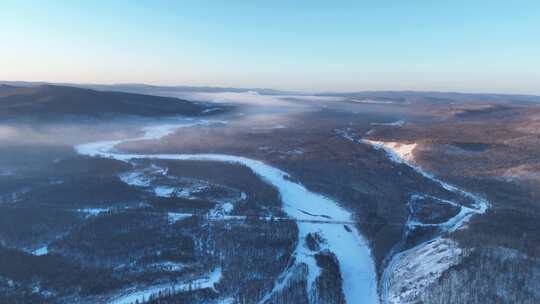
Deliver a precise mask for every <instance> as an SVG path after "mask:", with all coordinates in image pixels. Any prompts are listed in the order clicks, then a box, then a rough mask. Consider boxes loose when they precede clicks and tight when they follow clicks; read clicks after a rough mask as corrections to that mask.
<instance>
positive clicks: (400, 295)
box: [386, 238, 462, 304]
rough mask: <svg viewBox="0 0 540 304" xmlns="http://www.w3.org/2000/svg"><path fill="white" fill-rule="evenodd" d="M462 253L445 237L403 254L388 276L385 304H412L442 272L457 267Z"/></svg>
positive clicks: (395, 262)
mask: <svg viewBox="0 0 540 304" xmlns="http://www.w3.org/2000/svg"><path fill="white" fill-rule="evenodd" d="M461 259H462V250H461V248H459V247H458V246H457V244H456V243H455V242H454V241H452V240H450V239H446V238H436V239H433V240H431V241H428V242H425V243H422V244H420V245H418V246H416V247H414V248H412V249H410V250H407V251H404V252H403V253H402V254H401V255H400V256H399V258H398V259H396V260H395V261H394V264H393V267H392V269H393V273H392V274H391V276H390V277H389V282H388V283H389V284H388V288H389V290H388V299H386V301H387V302H388V303H396V304H397V303H415V300H416V299H417V296H418V295H419V293H421V292H422V291H423V290H424V289H425V288H426V287H428V286H429V285H431V284H433V283H435V282H436V280H437V279H438V278H439V277H440V276H441V275H442V273H443V272H444V271H446V270H447V269H448V268H450V267H451V266H453V265H456V264H458V263H459V262H460V261H461Z"/></svg>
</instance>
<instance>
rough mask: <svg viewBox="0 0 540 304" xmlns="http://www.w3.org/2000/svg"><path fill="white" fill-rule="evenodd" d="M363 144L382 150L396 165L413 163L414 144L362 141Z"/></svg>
mask: <svg viewBox="0 0 540 304" xmlns="http://www.w3.org/2000/svg"><path fill="white" fill-rule="evenodd" d="M363 141H364V142H365V143H368V144H370V145H372V146H373V147H375V148H376V149H381V148H382V149H384V150H385V151H386V152H387V154H388V157H390V158H391V159H392V161H394V162H396V163H404V162H406V163H413V162H414V154H413V152H414V149H415V148H416V143H411V144H405V143H400V142H395V141H376V140H369V139H364V140H363Z"/></svg>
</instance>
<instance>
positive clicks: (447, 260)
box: [359, 139, 489, 304]
mask: <svg viewBox="0 0 540 304" xmlns="http://www.w3.org/2000/svg"><path fill="white" fill-rule="evenodd" d="M359 142H362V143H366V144H370V145H372V146H373V147H374V148H376V149H383V150H384V151H385V152H386V154H387V155H388V157H389V159H390V160H392V161H393V162H396V163H400V164H405V165H408V166H409V167H411V168H412V169H414V170H415V171H416V172H418V173H420V174H421V175H422V176H424V177H425V178H428V179H430V180H432V181H434V182H436V183H438V184H439V185H440V186H441V187H443V188H444V189H446V190H448V191H450V192H453V193H455V194H457V195H460V196H462V197H465V198H468V199H471V200H472V201H473V202H474V205H473V206H471V207H467V206H464V205H461V204H458V203H455V202H450V201H445V202H446V203H450V204H453V205H454V206H459V207H460V212H459V213H458V214H456V215H455V216H454V217H452V218H450V219H448V220H447V221H446V222H444V223H441V224H435V225H433V224H423V223H420V222H416V221H412V220H409V222H408V223H407V229H408V231H412V229H414V227H415V226H422V225H423V226H427V225H429V226H437V227H439V229H440V233H439V234H438V236H436V237H435V238H433V239H432V240H430V241H427V242H423V243H421V244H418V245H416V246H415V247H413V248H410V249H407V250H404V251H401V252H394V253H392V254H391V258H390V260H389V261H388V264H387V266H386V268H385V270H384V272H383V275H382V278H381V286H382V288H381V293H382V294H381V296H382V300H383V302H384V303H392V304H397V303H408V302H407V301H405V299H409V300H411V301H412V300H414V299H413V297H412V296H411V294H417V293H419V292H422V290H423V289H425V288H428V287H429V285H430V284H431V283H433V282H435V280H436V279H438V278H439V276H440V275H441V274H442V272H443V271H444V270H446V269H448V268H449V267H450V266H452V265H454V264H456V263H458V262H459V261H460V259H461V250H460V249H459V248H457V245H456V244H455V243H454V242H452V241H450V240H447V239H444V238H443V237H442V235H443V234H445V233H451V232H453V231H455V230H456V229H460V228H463V227H464V226H465V224H466V223H467V222H468V220H469V219H470V218H471V217H472V216H473V215H475V214H483V213H485V212H486V210H487V208H488V207H489V204H488V202H487V201H486V200H484V199H483V198H481V197H479V196H478V195H475V194H473V193H470V192H467V191H465V190H462V189H459V188H457V187H455V186H453V185H450V184H448V183H446V182H443V181H441V180H440V179H438V178H436V177H435V176H433V175H432V174H430V173H428V172H426V171H424V170H423V169H422V168H420V167H419V166H417V165H415V164H414V155H413V152H414V149H415V148H416V144H415V143H412V144H401V143H398V142H383V141H373V140H367V139H363V140H359ZM405 237H407V234H406V235H405ZM398 247H399V245H398ZM397 249H398V250H399V248H397ZM426 254H427V255H428V256H429V259H426V258H424V261H426V264H425V265H424V264H422V265H423V266H425V267H419V265H420V264H421V263H420V261H421V260H422V256H424V257H425V255H426ZM419 259H420V260H419ZM414 265H416V266H418V267H415V266H414ZM407 288H411V289H407ZM411 303H412V302H411Z"/></svg>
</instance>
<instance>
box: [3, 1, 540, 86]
mask: <svg viewBox="0 0 540 304" xmlns="http://www.w3.org/2000/svg"><path fill="white" fill-rule="evenodd" d="M0 80H22V81H48V82H72V83H104V84H111V83H147V84H155V85H211V86H233V87H264V88H276V89H286V90H307V91H360V90H435V91H462V92H495V93H524V94H540V1H538V0H528V1H520V0H514V1H511V0H504V1H503V0H489V1H484V0H475V1H461V0H453V1H434V0H429V1H422V0H416V1H415V0H409V1H405V0H379V1H363V0H356V1H318V0H311V1H292V0H291V1H279V0H275V1H262V0H261V1H257V0H252V1H244V0H230V1H226V0H222V1H218V0H215V1H205V0H197V1H187V0H186V1H172V0H170V1H137V0H131V1H121V0H120V1H100V0H94V1H61V0H50V1H44V0H39V1H31V0H26V1H18V0H2V1H0Z"/></svg>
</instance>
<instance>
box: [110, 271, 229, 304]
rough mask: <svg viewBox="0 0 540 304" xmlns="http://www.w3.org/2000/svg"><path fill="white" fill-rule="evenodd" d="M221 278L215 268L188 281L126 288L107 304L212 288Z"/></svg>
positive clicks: (119, 303) (219, 272)
mask: <svg viewBox="0 0 540 304" xmlns="http://www.w3.org/2000/svg"><path fill="white" fill-rule="evenodd" d="M219 280H221V269H220V268H216V269H214V271H212V272H211V273H209V274H208V275H206V276H204V277H201V278H198V279H195V280H191V281H189V282H180V283H170V284H160V285H154V286H149V287H145V288H141V289H138V288H133V289H132V290H126V291H125V292H124V294H122V295H118V296H115V297H113V298H112V299H111V300H110V301H108V303H109V304H134V303H144V302H145V301H148V299H149V298H150V297H151V296H156V295H158V294H159V293H169V292H170V293H179V292H183V291H188V290H198V289H205V288H214V285H215V284H217V283H218V282H219Z"/></svg>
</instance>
